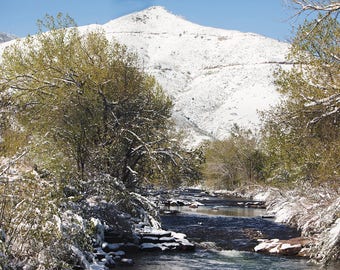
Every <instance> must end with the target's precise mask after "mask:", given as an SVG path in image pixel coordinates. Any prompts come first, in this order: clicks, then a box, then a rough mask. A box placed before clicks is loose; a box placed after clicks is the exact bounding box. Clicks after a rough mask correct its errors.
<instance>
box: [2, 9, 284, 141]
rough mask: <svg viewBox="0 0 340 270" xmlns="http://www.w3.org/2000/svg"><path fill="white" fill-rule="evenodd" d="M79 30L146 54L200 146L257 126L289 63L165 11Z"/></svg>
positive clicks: (265, 46) (251, 37)
mask: <svg viewBox="0 0 340 270" xmlns="http://www.w3.org/2000/svg"><path fill="white" fill-rule="evenodd" d="M226 19H227V18H226ZM79 29H80V30H81V31H84V32H86V31H91V30H95V29H102V30H104V31H105V32H106V34H107V37H108V38H109V39H112V38H114V39H115V40H116V41H118V42H120V43H123V44H125V45H127V46H128V48H130V50H132V51H133V52H136V53H137V54H138V55H139V56H140V58H141V61H142V65H143V67H144V69H145V71H146V72H148V73H149V74H152V75H154V76H155V77H156V79H157V80H158V82H159V83H160V84H161V85H162V87H163V89H164V91H165V92H166V93H167V94H168V95H169V96H170V97H171V98H172V99H173V101H174V110H173V116H174V119H175V121H176V123H177V125H178V126H179V127H180V128H183V129H185V130H187V131H188V133H189V135H190V138H189V140H190V142H191V143H192V144H193V145H195V144H197V143H198V142H200V141H202V140H203V139H211V138H219V139H220V138H223V137H226V136H227V135H228V133H229V131H230V128H231V126H232V125H233V123H237V124H239V125H240V126H243V127H249V128H254V127H256V126H257V125H258V124H259V117H258V114H257V111H258V110H265V109H268V108H269V107H270V106H272V105H274V104H276V103H277V102H278V101H279V94H278V93H277V92H276V90H275V86H274V84H273V71H274V70H275V69H276V68H277V67H278V66H280V65H282V64H284V61H285V55H286V54H287V51H288V48H289V45H288V44H287V43H282V42H279V41H277V40H274V39H270V38H266V37H263V36H260V35H257V34H253V33H242V32H238V31H229V30H223V29H216V28H210V27H204V26H200V25H197V24H194V23H191V22H189V21H186V20H185V19H183V18H182V17H180V16H176V15H173V14H171V13H169V12H168V11H166V10H165V9H164V8H162V7H151V8H148V9H146V10H143V11H140V12H136V13H133V14H129V15H126V16H123V17H120V18H118V19H115V20H112V21H110V22H108V23H106V24H104V25H88V26H82V27H79ZM9 43H10V42H9ZM4 45H5V44H1V46H0V51H1V47H2V48H3V46H4ZM0 54H1V52H0Z"/></svg>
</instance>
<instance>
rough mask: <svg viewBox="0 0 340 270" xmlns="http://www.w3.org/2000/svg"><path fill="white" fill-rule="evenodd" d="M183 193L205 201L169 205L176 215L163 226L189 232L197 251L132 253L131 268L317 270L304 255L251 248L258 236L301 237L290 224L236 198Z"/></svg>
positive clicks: (166, 217) (164, 219)
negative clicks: (276, 221)
mask: <svg viewBox="0 0 340 270" xmlns="http://www.w3.org/2000/svg"><path fill="white" fill-rule="evenodd" d="M182 195H183V194H182ZM182 195H181V196H182ZM184 198H185V199H188V198H189V199H192V198H195V201H197V202H202V203H204V206H199V207H198V208H190V207H188V206H181V207H179V206H178V207H170V208H169V209H168V210H172V213H173V212H174V211H175V210H176V211H175V212H176V213H177V214H167V215H163V216H162V217H161V219H162V226H163V228H164V229H167V230H173V231H176V232H181V233H185V234H187V236H188V239H189V240H191V241H194V242H195V243H197V248H196V251H194V252H182V253H179V252H165V253H164V252H162V253H154V252H150V253H148V252H145V253H141V254H138V255H137V254H136V255H135V257H133V259H134V261H135V265H134V266H132V267H129V269H134V270H137V269H138V270H142V269H143V270H170V269H172V270H189V269H204V270H210V269H211V270H219V269H224V270H227V269H241V270H243V269H244V270H248V269H249V270H253V269H261V270H262V269H263V270H266V269H273V270H274V269H275V270H277V269H291V270H294V269H301V270H302V269H306V270H307V269H308V270H314V269H320V266H317V265H314V264H311V263H309V262H308V260H306V259H303V258H296V257H285V256H270V255H263V254H258V253H254V252H252V250H253V248H254V246H255V245H256V244H257V241H256V240H255V239H256V238H280V239H288V238H292V237H296V236H299V232H298V231H296V230H295V229H294V228H290V227H287V226H285V225H283V224H278V223H275V222H274V221H273V220H272V219H271V218H267V216H266V214H267V213H266V210H265V209H257V208H255V209H254V208H245V207H237V205H238V201H237V200H236V199H225V198H216V197H210V196H206V195H204V196H199V195H198V194H197V192H194V194H191V193H189V194H185V195H184ZM181 199H183V196H182V197H181ZM241 202H242V201H241ZM242 203H244V202H242ZM177 211H178V212H177ZM337 267H339V265H337V266H335V265H334V266H330V267H328V268H327V269H328V270H336V269H339V268H337ZM118 269H119V268H118Z"/></svg>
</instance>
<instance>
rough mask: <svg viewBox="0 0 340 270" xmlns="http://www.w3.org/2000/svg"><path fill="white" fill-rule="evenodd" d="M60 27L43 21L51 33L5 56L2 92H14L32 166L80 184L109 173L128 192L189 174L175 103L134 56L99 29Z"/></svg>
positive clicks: (30, 39)
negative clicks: (85, 30)
mask: <svg viewBox="0 0 340 270" xmlns="http://www.w3.org/2000/svg"><path fill="white" fill-rule="evenodd" d="M65 24H67V25H68V26H69V25H72V21H71V20H70V19H67V18H66V21H65V18H64V17H62V16H58V17H57V19H54V18H52V17H48V18H47V20H46V21H45V22H42V23H41V25H42V26H45V27H47V28H48V29H50V30H51V31H49V32H46V33H43V32H41V33H40V34H39V35H37V36H36V37H34V38H33V37H28V38H26V39H25V40H24V41H23V42H18V43H16V44H15V45H13V46H11V47H9V48H7V49H6V51H5V52H4V54H3V61H2V69H1V74H2V78H1V82H2V84H1V85H2V87H1V88H2V89H3V93H4V92H5V90H6V89H11V90H10V91H8V90H7V92H9V95H10V99H11V100H12V103H11V106H12V107H13V110H12V111H15V112H16V114H15V117H16V119H17V120H18V126H19V127H23V128H22V132H23V133H24V134H25V136H24V138H25V139H26V142H24V143H30V145H31V146H32V149H34V152H35V156H34V157H33V160H34V161H35V162H36V163H37V164H38V165H39V166H43V167H48V168H49V169H50V170H54V171H58V172H72V171H76V172H77V173H78V175H80V176H81V177H82V178H86V177H88V176H90V174H93V173H94V172H99V173H101V174H109V175H111V176H113V177H116V178H118V179H119V180H121V181H123V183H124V184H125V185H126V186H127V187H131V188H133V187H135V186H136V185H138V183H140V182H142V181H144V180H146V179H147V180H148V181H150V180H155V179H152V178H155V177H157V178H160V179H164V180H166V181H168V182H169V183H170V182H172V181H173V179H169V173H170V172H171V174H175V172H180V171H184V170H185V169H184V168H185V167H186V168H188V169H190V168H189V167H188V166H184V167H183V166H182V163H184V162H185V161H188V160H185V155H186V153H185V151H182V149H181V147H180V141H179V139H178V140H173V138H174V137H176V138H177V135H176V133H175V132H173V131H171V130H173V129H172V123H171V121H170V120H169V118H170V115H171V108H172V102H171V100H170V99H169V98H168V97H166V96H165V94H164V93H163V91H162V89H161V87H160V86H159V85H158V84H157V83H156V81H155V79H154V78H153V77H152V76H149V75H147V74H146V73H145V72H144V71H143V70H142V69H141V68H140V65H139V60H138V58H137V56H136V55H135V54H133V53H131V52H129V51H128V49H127V48H126V47H125V46H123V45H120V44H118V43H116V42H110V41H108V40H107V39H106V37H105V34H104V33H102V32H100V31H94V32H89V33H86V34H82V33H80V32H79V31H78V30H77V28H63V27H62V28H60V26H61V25H62V26H64V25H65ZM5 137H6V136H5ZM42 160H44V162H43V164H41V161H42ZM188 164H189V163H188ZM188 164H187V165H188ZM55 167H57V168H55ZM171 177H174V176H173V175H172V176H171ZM178 177H179V176H178ZM156 180H158V179H156Z"/></svg>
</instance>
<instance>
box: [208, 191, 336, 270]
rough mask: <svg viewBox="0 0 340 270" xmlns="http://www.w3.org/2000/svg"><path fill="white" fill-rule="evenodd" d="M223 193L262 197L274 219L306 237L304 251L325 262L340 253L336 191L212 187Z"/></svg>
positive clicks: (261, 199) (245, 196)
mask: <svg viewBox="0 0 340 270" xmlns="http://www.w3.org/2000/svg"><path fill="white" fill-rule="evenodd" d="M214 193H218V194H224V195H226V196H230V195H232V196H238V197H243V198H248V199H251V200H260V201H265V202H266V206H267V211H268V213H269V214H270V215H273V216H275V221H276V222H279V223H284V224H287V225H290V226H294V227H296V228H297V229H298V230H299V231H301V236H302V237H304V238H307V239H309V240H310V241H309V245H308V249H306V250H305V252H306V253H305V255H306V256H308V257H309V258H310V259H312V260H314V261H316V262H318V263H322V264H328V263H329V262H331V261H339V256H340V197H339V191H338V190H334V189H329V188H324V187H318V188H312V187H304V188H301V187H300V188H299V189H292V190H282V189H276V188H267V187H261V186H248V187H242V188H239V189H237V190H234V191H215V192H214Z"/></svg>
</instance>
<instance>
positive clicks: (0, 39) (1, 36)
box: [0, 32, 16, 43]
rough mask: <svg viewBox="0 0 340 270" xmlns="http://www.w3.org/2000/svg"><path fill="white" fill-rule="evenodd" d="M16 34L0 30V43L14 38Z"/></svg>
mask: <svg viewBox="0 0 340 270" xmlns="http://www.w3.org/2000/svg"><path fill="white" fill-rule="evenodd" d="M15 38H16V36H14V35H10V34H6V33H2V32H0V43H3V42H7V41H10V40H12V39H15Z"/></svg>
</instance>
